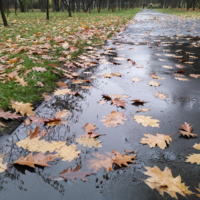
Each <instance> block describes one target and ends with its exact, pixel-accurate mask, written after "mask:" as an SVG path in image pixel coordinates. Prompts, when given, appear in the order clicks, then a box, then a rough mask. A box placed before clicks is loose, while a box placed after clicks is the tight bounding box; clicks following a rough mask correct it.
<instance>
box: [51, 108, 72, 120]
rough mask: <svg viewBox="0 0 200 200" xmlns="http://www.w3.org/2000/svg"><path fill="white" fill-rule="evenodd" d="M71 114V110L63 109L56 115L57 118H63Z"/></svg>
mask: <svg viewBox="0 0 200 200" xmlns="http://www.w3.org/2000/svg"><path fill="white" fill-rule="evenodd" d="M69 114H70V112H69V111H68V110H66V109H65V110H62V111H60V112H57V113H56V115H55V118H58V119H62V118H65V117H67V116H68V115H69Z"/></svg>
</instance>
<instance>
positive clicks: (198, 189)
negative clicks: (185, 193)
mask: <svg viewBox="0 0 200 200" xmlns="http://www.w3.org/2000/svg"><path fill="white" fill-rule="evenodd" d="M196 190H197V191H198V192H200V184H199V188H196ZM196 195H197V196H198V197H200V194H196Z"/></svg>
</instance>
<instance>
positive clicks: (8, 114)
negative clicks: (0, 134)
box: [0, 108, 22, 119]
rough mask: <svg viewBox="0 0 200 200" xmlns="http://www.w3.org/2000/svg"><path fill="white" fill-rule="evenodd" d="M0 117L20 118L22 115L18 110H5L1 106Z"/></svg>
mask: <svg viewBox="0 0 200 200" xmlns="http://www.w3.org/2000/svg"><path fill="white" fill-rule="evenodd" d="M0 117H2V118H4V119H8V118H9V119H18V118H20V117H22V116H21V115H17V114H16V112H14V113H11V112H4V111H3V110H2V109H1V108H0Z"/></svg>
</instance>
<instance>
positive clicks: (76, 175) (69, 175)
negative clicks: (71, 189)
mask: <svg viewBox="0 0 200 200" xmlns="http://www.w3.org/2000/svg"><path fill="white" fill-rule="evenodd" d="M80 169H81V165H78V166H77V167H76V168H75V169H74V170H73V171H72V168H71V167H70V168H68V169H67V170H63V171H62V172H61V173H60V176H61V177H62V178H64V179H65V180H68V179H69V180H71V181H72V182H76V179H80V180H82V181H88V179H87V176H89V175H91V174H93V173H91V172H83V171H80Z"/></svg>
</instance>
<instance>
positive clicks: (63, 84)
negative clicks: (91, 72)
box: [57, 81, 67, 88]
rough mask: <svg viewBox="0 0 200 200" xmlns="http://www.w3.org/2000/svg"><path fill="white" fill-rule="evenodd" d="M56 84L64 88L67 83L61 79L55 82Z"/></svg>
mask: <svg viewBox="0 0 200 200" xmlns="http://www.w3.org/2000/svg"><path fill="white" fill-rule="evenodd" d="M57 85H58V86H60V87H64V88H65V87H67V84H66V83H64V82H61V81H59V82H57Z"/></svg>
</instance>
